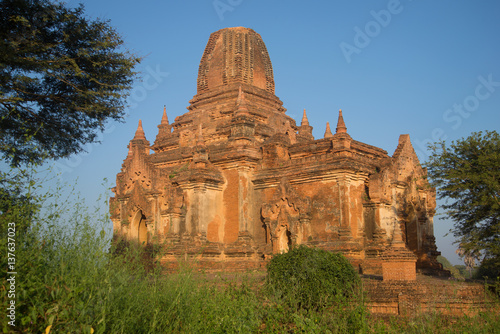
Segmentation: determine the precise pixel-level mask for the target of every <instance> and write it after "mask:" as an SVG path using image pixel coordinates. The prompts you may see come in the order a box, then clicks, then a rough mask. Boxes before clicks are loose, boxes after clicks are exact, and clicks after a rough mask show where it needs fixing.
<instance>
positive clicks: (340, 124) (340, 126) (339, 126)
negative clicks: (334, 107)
mask: <svg viewBox="0 0 500 334" xmlns="http://www.w3.org/2000/svg"><path fill="white" fill-rule="evenodd" d="M335 133H347V128H346V126H345V123H344V117H342V109H339V120H338V121H337V129H336V132H335Z"/></svg>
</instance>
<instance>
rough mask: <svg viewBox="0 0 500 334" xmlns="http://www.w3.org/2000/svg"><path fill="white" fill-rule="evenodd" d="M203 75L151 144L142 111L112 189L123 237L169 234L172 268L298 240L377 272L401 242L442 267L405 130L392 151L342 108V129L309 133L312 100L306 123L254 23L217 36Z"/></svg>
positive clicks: (423, 264) (238, 261) (429, 206)
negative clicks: (353, 127) (286, 95)
mask: <svg viewBox="0 0 500 334" xmlns="http://www.w3.org/2000/svg"><path fill="white" fill-rule="evenodd" d="M197 87H198V92H197V94H196V95H195V96H194V97H193V99H192V100H191V101H190V105H189V107H188V108H187V109H188V112H187V113H185V114H183V115H182V116H179V117H177V118H176V119H175V121H174V122H173V123H169V121H168V118H167V114H166V112H165V110H164V113H163V117H162V118H161V123H160V125H158V128H159V132H158V134H157V136H156V139H155V141H154V143H153V145H150V143H149V142H148V141H147V140H146V137H145V134H144V131H143V129H142V125H141V124H140V123H139V127H138V129H137V132H136V134H135V136H134V138H133V139H132V140H131V141H130V144H129V153H128V156H127V157H126V159H125V161H124V163H123V167H122V170H121V172H120V173H119V174H118V175H117V184H116V188H114V192H115V197H113V198H112V199H111V213H112V220H113V224H114V233H115V236H116V237H122V238H125V239H127V240H138V241H139V242H141V243H142V242H144V243H152V242H160V243H164V244H165V251H166V255H165V256H164V257H163V259H162V261H163V263H164V264H165V265H166V266H168V267H172V268H174V267H176V266H177V263H178V261H179V260H185V259H189V258H195V259H196V263H197V265H198V266H200V267H203V268H207V269H244V268H260V267H262V266H263V265H264V264H265V263H266V261H267V259H268V258H269V257H270V256H271V255H272V254H274V253H278V252H283V251H286V250H287V249H289V248H290V247H293V246H294V245H300V244H305V245H310V246H313V247H319V248H322V249H326V250H332V251H341V252H343V253H344V254H345V255H346V256H347V257H348V258H349V259H350V260H351V262H352V263H353V265H355V266H356V267H359V268H360V270H362V271H363V272H364V273H378V274H381V273H382V260H383V259H384V254H386V255H387V254H389V253H390V250H391V249H393V248H398V247H400V246H401V244H402V248H404V249H405V250H407V252H408V254H410V255H411V256H414V258H413V262H412V263H415V261H416V265H417V268H419V269H421V270H422V271H432V270H439V269H440V268H441V267H440V265H439V264H438V263H437V262H436V256H437V255H438V254H439V253H438V252H437V250H436V245H435V239H434V235H433V215H434V212H435V204H436V203H435V191H434V189H432V188H430V187H429V184H428V183H427V181H426V179H425V174H426V172H425V170H423V169H422V168H421V167H420V164H419V161H418V158H417V156H416V154H415V152H414V150H413V147H412V145H411V143H410V138H409V136H408V135H401V136H400V138H399V144H398V147H397V149H396V151H395V152H394V154H393V155H392V156H389V155H388V154H387V152H386V151H384V150H382V149H380V148H377V147H374V146H371V145H368V144H364V143H361V142H359V141H356V140H355V139H353V138H351V137H350V135H349V134H348V131H347V127H346V125H345V123H344V119H343V116H342V112H340V113H339V118H338V124H337V128H336V131H335V133H332V131H331V130H330V126H329V125H327V130H326V132H325V135H324V138H321V139H314V138H313V135H312V127H311V126H310V125H309V122H308V119H307V116H306V112H305V111H304V115H303V118H302V120H301V123H300V125H297V124H296V122H295V120H294V119H292V118H291V117H289V116H288V115H287V114H286V109H285V108H284V107H283V103H282V102H281V101H280V99H279V98H278V97H277V96H276V95H275V94H274V77H273V70H272V65H271V61H270V59H269V55H268V53H267V50H266V47H265V45H264V42H263V41H262V39H261V37H260V35H259V34H257V33H256V32H254V31H253V30H251V29H247V28H241V27H240V28H227V29H222V30H219V31H217V32H215V33H213V34H212V35H211V36H210V39H209V41H208V44H207V46H206V48H205V52H204V54H203V57H202V59H201V62H200V67H199V72H198V85H197ZM159 118H160V117H159ZM398 231H399V232H398ZM394 238H398V240H396V241H394V240H393V239H394ZM399 239H400V240H399ZM399 241H400V242H401V244H399V246H397V247H396V246H395V245H396V244H397V242H399ZM408 254H406V255H408ZM411 256H409V257H407V259H410V258H411ZM386 257H387V256H386ZM393 258H394V257H393ZM393 258H391V259H393ZM410 262H411V261H410Z"/></svg>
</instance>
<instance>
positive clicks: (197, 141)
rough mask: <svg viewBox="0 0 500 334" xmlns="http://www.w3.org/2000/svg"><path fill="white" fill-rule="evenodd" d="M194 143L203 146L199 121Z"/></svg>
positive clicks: (203, 141)
mask: <svg viewBox="0 0 500 334" xmlns="http://www.w3.org/2000/svg"><path fill="white" fill-rule="evenodd" d="M196 145H197V146H205V140H204V139H203V130H202V127H201V122H200V124H199V125H198V133H197V134H196Z"/></svg>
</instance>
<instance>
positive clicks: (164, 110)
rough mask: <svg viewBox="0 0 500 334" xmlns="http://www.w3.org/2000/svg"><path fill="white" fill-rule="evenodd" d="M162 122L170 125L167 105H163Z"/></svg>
mask: <svg viewBox="0 0 500 334" xmlns="http://www.w3.org/2000/svg"><path fill="white" fill-rule="evenodd" d="M160 124H165V125H168V117H167V106H166V105H164V106H163V116H162V117H161V123H160Z"/></svg>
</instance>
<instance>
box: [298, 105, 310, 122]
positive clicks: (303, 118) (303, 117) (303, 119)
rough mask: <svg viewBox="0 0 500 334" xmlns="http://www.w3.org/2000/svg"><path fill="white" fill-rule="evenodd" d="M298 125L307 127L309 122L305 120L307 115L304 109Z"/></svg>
mask: <svg viewBox="0 0 500 334" xmlns="http://www.w3.org/2000/svg"><path fill="white" fill-rule="evenodd" d="M300 125H301V126H303V125H309V120H308V119H307V114H306V109H305V108H304V114H303V115H302V122H300Z"/></svg>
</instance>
